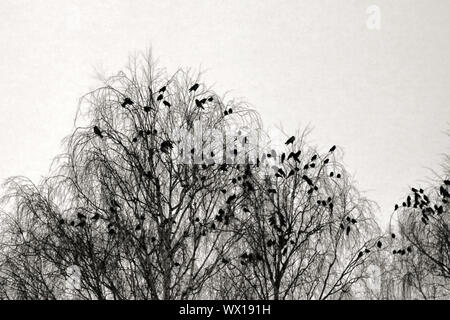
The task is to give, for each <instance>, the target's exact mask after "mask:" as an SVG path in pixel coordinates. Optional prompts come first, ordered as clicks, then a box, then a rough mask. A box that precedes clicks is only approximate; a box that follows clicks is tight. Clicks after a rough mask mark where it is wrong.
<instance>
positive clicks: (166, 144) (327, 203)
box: [60, 83, 450, 265]
mask: <svg viewBox="0 0 450 320" xmlns="http://www.w3.org/2000/svg"><path fill="white" fill-rule="evenodd" d="M198 88H199V84H198V83H195V84H193V85H192V86H191V87H190V88H189V92H195V91H196V90H197V89H198ZM165 92H166V86H164V87H162V88H161V89H160V90H159V91H158V96H157V98H156V101H158V102H160V101H162V103H163V104H164V105H165V106H166V107H171V104H170V102H168V101H167V100H165V99H164V93H165ZM211 101H213V97H209V98H202V99H195V100H194V102H195V105H196V107H198V108H200V109H203V110H204V104H205V103H207V102H211ZM132 105H134V101H133V100H131V99H130V98H129V97H126V98H124V100H123V101H122V103H121V106H122V107H124V108H126V107H127V106H132ZM151 109H152V108H151V107H150V106H145V107H144V111H145V112H149V111H150V110H151ZM232 113H233V110H232V108H229V109H227V110H225V111H224V116H227V115H230V114H232ZM93 131H94V134H95V135H97V136H98V137H99V138H104V134H103V132H102V130H101V129H100V128H99V127H98V126H94V127H93ZM141 131H142V130H141ZM141 131H140V132H139V135H140V136H143V135H144V134H146V135H149V134H152V133H153V134H157V131H156V129H155V130H153V131H152V132H150V131H145V132H144V131H142V132H141ZM133 141H134V142H136V141H137V138H134V139H133ZM294 142H295V136H291V137H290V138H288V139H287V140H286V142H285V145H286V146H289V145H293V144H294ZM173 146H174V143H173V141H170V140H165V141H163V142H161V144H160V151H161V152H163V153H169V152H170V150H171V149H172V148H173ZM335 150H336V146H335V145H333V146H332V147H331V148H330V149H329V153H330V154H331V153H333V152H334V151H335ZM193 152H194V149H192V150H191V153H193ZM233 154H234V155H235V156H236V155H237V149H234V150H233ZM211 156H214V155H213V153H212V152H211ZM300 156H301V151H300V150H298V151H291V152H290V153H289V154H287V155H286V153H284V152H283V153H282V154H281V156H280V158H279V159H280V163H281V164H284V163H285V162H287V161H291V160H292V161H293V163H295V166H294V167H292V166H291V168H292V169H291V170H290V171H289V172H285V171H284V170H283V168H277V167H276V166H275V167H276V168H275V171H276V172H275V177H276V178H281V179H289V178H291V177H292V176H295V175H296V173H297V172H299V171H300V168H299V167H298V165H297V164H300V163H301V159H300ZM276 157H277V155H276V152H275V151H274V150H273V151H272V152H270V153H267V154H264V155H263V157H262V158H261V159H260V158H259V157H258V158H257V159H256V160H257V161H256V166H257V167H259V166H260V163H261V162H262V161H264V160H265V158H276ZM317 160H318V155H317V154H315V155H313V156H312V157H311V159H310V161H308V162H307V163H306V164H304V166H303V170H304V171H306V170H308V169H310V168H315V167H316V164H317ZM329 161H330V160H329V158H325V159H324V160H323V161H322V163H323V165H326V164H328V163H329ZM206 167H207V166H206V165H205V164H203V166H202V168H203V169H205V168H206ZM219 168H220V170H223V171H227V165H226V164H222V165H220V166H219ZM248 171H249V169H248V168H247V171H246V174H244V175H243V176H242V177H240V176H239V177H237V178H232V183H233V184H236V183H238V182H242V184H243V186H244V189H246V190H250V191H252V190H253V191H254V187H253V185H252V184H251V182H250V181H249V179H247V178H248V177H249V176H250V175H251V172H250V173H249V172H248ZM329 177H335V178H337V179H340V178H341V174H340V173H337V174H335V173H334V172H333V171H331V172H329ZM301 179H303V180H304V181H305V182H306V184H307V185H308V186H309V189H308V191H307V193H308V194H310V195H311V194H312V193H313V192H314V191H317V190H318V186H317V185H316V184H315V183H314V182H313V180H312V179H311V178H310V177H308V176H307V175H306V174H303V175H302V177H301ZM448 186H450V181H449V180H444V185H442V186H440V189H439V192H440V195H441V196H442V201H443V202H444V203H447V202H448V200H449V199H450V193H449V191H448V190H447V187H448ZM221 191H222V192H223V193H224V194H225V193H226V192H227V191H226V190H225V189H224V190H221ZM411 191H412V192H413V194H412V196H411V195H408V196H407V198H406V200H405V201H404V202H403V203H402V206H403V207H404V208H414V209H420V210H421V213H422V217H421V221H422V222H423V223H424V224H428V222H429V219H430V218H429V215H433V214H438V215H439V214H442V213H443V206H442V205H440V206H438V205H437V204H435V205H434V206H431V201H430V199H429V198H428V196H427V195H425V193H424V190H423V189H416V188H412V189H411ZM267 193H268V194H269V195H270V194H276V193H277V191H276V189H275V188H268V189H267ZM236 197H237V196H236V194H232V195H230V196H229V197H228V198H227V200H226V204H227V205H230V204H231V203H232V202H233V201H234V200H236ZM317 205H319V206H323V207H328V208H329V210H330V212H331V213H332V212H333V202H332V199H331V197H328V199H326V200H317ZM119 208H120V205H119V204H118V203H117V202H114V203H113V204H112V206H111V208H110V210H111V211H112V212H117V210H118V209H119ZM398 209H399V205H398V204H396V205H395V207H394V210H398ZM244 212H249V210H248V208H244ZM233 216H234V214H233V213H232V212H230V211H229V210H228V211H226V210H224V209H222V208H221V209H219V211H218V214H217V215H216V216H215V222H212V223H210V224H209V227H210V228H211V229H212V230H215V229H216V228H217V226H216V223H224V224H225V225H228V224H229V222H230V219H231V218H233ZM77 218H78V223H75V222H74V221H72V222H71V223H70V225H72V226H76V227H84V226H85V225H86V220H87V217H86V215H84V214H83V213H78V214H77ZM100 218H101V215H100V214H99V213H96V214H95V215H94V216H93V217H92V218H91V220H93V221H97V220H99V219H100ZM144 219H145V216H144V215H142V216H141V220H144ZM195 221H196V222H199V223H200V219H199V218H196V220H195ZM278 221H279V226H277V225H276V219H275V218H274V217H272V218H270V219H269V223H270V224H271V225H272V226H274V227H275V228H278V231H279V232H281V231H283V230H282V228H281V227H282V226H285V225H286V220H285V218H284V217H282V216H281V217H278ZM173 222H175V221H173ZM60 223H61V224H64V223H65V220H64V219H61V220H60ZM356 223H357V220H356V219H355V218H351V217H349V216H347V217H345V219H344V220H343V221H342V222H341V223H340V228H341V229H342V230H343V231H344V232H345V234H346V235H347V236H348V235H349V234H350V231H351V228H352V225H355V224H356ZM141 228H142V224H141V223H139V224H138V225H137V226H136V228H135V230H136V231H140V230H141ZM291 231H292V230H290V231H289V232H291ZM205 232H206V231H205V230H204V229H203V231H202V233H203V235H205ZM289 232H288V233H289ZM108 233H109V234H110V235H114V234H116V230H115V229H114V223H109V224H108ZM391 237H392V238H393V239H395V234H394V233H392V234H391ZM151 240H152V242H155V241H156V238H155V237H152V239H151ZM287 240H288V238H287V237H286V236H283V237H280V238H279V239H278V241H277V240H274V239H269V240H267V243H266V245H267V247H272V246H274V245H276V244H278V245H280V247H281V248H283V247H284V250H283V254H286V250H287V247H286V245H287V242H288V241H287ZM291 243H292V240H291ZM382 246H383V243H382V242H381V240H378V241H377V243H376V247H377V248H378V249H381V248H382ZM411 252H412V248H411V246H408V247H406V248H401V249H396V250H393V251H392V253H393V254H399V255H405V254H407V253H411ZM367 253H370V249H367V248H366V249H364V250H363V251H360V252H359V253H358V256H357V259H359V258H361V257H362V256H363V255H364V254H367ZM240 258H241V264H243V265H246V264H247V263H248V262H253V261H260V260H262V259H263V258H262V256H261V254H259V253H247V252H245V253H243V254H242V255H241V256H240ZM222 262H223V263H228V262H230V260H229V259H227V258H225V257H224V258H223V259H222Z"/></svg>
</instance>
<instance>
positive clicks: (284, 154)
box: [281, 152, 292, 163]
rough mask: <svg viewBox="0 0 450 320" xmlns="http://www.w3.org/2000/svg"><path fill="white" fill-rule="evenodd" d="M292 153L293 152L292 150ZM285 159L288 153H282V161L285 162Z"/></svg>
mask: <svg viewBox="0 0 450 320" xmlns="http://www.w3.org/2000/svg"><path fill="white" fill-rule="evenodd" d="M291 153H292V152H291ZM284 159H286V153H284V152H283V153H282V154H281V163H283V162H284Z"/></svg>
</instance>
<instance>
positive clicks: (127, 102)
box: [122, 97, 134, 108]
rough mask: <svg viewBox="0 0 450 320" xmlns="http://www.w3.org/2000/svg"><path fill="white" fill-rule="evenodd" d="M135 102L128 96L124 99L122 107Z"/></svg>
mask: <svg viewBox="0 0 450 320" xmlns="http://www.w3.org/2000/svg"><path fill="white" fill-rule="evenodd" d="M133 104H134V102H133V100H131V99H130V98H128V97H126V98H125V99H123V102H122V107H124V108H125V107H126V106H128V105H133Z"/></svg>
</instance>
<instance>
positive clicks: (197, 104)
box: [195, 99, 205, 109]
mask: <svg viewBox="0 0 450 320" xmlns="http://www.w3.org/2000/svg"><path fill="white" fill-rule="evenodd" d="M195 105H196V106H197V107H199V108H201V109H205V107H203V104H202V102H201V101H200V100H198V99H195Z"/></svg>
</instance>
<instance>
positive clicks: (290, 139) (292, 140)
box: [284, 136, 295, 145]
mask: <svg viewBox="0 0 450 320" xmlns="http://www.w3.org/2000/svg"><path fill="white" fill-rule="evenodd" d="M294 140H295V137H294V136H292V137H290V138H289V139H287V140H286V142H285V143H284V144H285V145H289V144H291V143H293V142H294Z"/></svg>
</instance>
